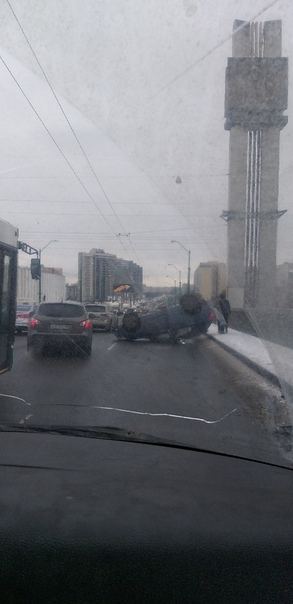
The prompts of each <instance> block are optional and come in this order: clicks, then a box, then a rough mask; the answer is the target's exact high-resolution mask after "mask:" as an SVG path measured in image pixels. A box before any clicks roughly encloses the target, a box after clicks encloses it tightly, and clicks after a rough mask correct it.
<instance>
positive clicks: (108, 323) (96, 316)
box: [85, 304, 118, 331]
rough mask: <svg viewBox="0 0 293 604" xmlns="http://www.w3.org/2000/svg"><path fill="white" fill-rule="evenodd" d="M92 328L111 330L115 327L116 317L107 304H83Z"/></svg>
mask: <svg viewBox="0 0 293 604" xmlns="http://www.w3.org/2000/svg"><path fill="white" fill-rule="evenodd" d="M85 308H86V311H87V313H88V316H89V319H90V320H91V322H92V325H93V329H105V330H106V331H112V330H113V329H116V328H117V325H118V317H117V315H116V313H115V312H113V311H112V309H111V308H109V306H107V304H85Z"/></svg>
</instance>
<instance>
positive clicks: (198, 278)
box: [194, 261, 226, 301]
mask: <svg viewBox="0 0 293 604" xmlns="http://www.w3.org/2000/svg"><path fill="white" fill-rule="evenodd" d="M194 287H195V289H196V290H199V291H200V293H201V295H202V296H203V297H204V298H205V299H206V300H213V301H215V300H217V298H218V297H219V294H220V293H221V292H223V291H225V290H226V265H225V264H224V263H223V262H215V261H211V262H201V263H200V265H199V266H198V267H197V269H196V270H195V271H194Z"/></svg>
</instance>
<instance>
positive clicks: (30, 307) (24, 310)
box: [15, 304, 37, 333]
mask: <svg viewBox="0 0 293 604" xmlns="http://www.w3.org/2000/svg"><path fill="white" fill-rule="evenodd" d="M36 309H37V305H36V304H19V305H18V306H17V307H16V318H15V331H16V333H22V332H23V331H27V330H28V325H29V322H30V320H31V318H32V316H33V314H34V313H35V311H36Z"/></svg>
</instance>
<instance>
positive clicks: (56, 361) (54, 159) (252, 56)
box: [0, 0, 293, 464]
mask: <svg viewBox="0 0 293 604" xmlns="http://www.w3.org/2000/svg"><path fill="white" fill-rule="evenodd" d="M0 17H1V24H2V27H1V49H0V50H1V52H0V57H1V61H0V70H1V82H2V89H1V98H0V107H1V115H2V128H1V140H0V149H1V183H2V189H1V198H0V216H1V218H2V219H3V220H7V221H9V222H11V223H13V224H14V225H15V226H16V227H17V228H18V229H19V240H20V242H21V243H22V244H25V245H22V246H21V249H20V250H19V252H18V264H19V266H18V286H17V287H18V290H17V303H18V304H20V305H21V306H18V310H19V309H25V310H26V309H28V308H29V306H22V303H23V301H27V302H28V304H31V305H32V304H33V303H35V302H38V303H39V304H40V306H39V309H38V313H39V314H45V315H47V316H51V317H72V316H75V317H79V316H82V315H83V314H84V306H82V305H84V304H85V305H86V309H87V312H88V313H90V311H92V312H93V313H94V312H97V313H98V312H102V311H105V310H106V309H108V311H109V310H111V309H112V310H113V312H108V313H107V314H106V316H104V317H96V318H94V317H91V316H90V314H89V315H88V320H87V321H86V322H85V327H84V333H83V331H82V329H83V328H82V326H81V327H80V333H79V334H78V338H77V337H76V338H74V337H73V334H72V335H70V333H69V331H68V332H67V331H66V329H65V327H66V326H65V324H64V326H62V325H60V328H59V330H58V329H57V327H56V328H55V329H51V331H49V329H47V332H46V333H42V325H40V324H39V323H38V322H37V321H33V329H31V328H30V327H28V329H26V326H25V325H24V326H23V329H22V330H21V331H20V330H19V332H18V334H17V335H16V336H15V343H14V365H13V368H12V371H11V372H10V373H7V374H5V375H3V376H1V387H0V393H1V396H0V399H1V400H0V417H1V420H0V423H1V424H3V425H8V424H18V425H19V424H21V425H35V426H36V425H40V426H49V425H51V426H52V425H56V426H108V427H109V426H110V427H111V426H112V427H113V428H114V427H115V428H125V429H129V430H135V431H136V432H138V433H148V434H151V435H154V436H157V437H162V438H168V439H169V440H170V441H171V442H175V441H180V442H183V443H187V444H192V445H195V446H200V447H206V448H208V449H211V450H217V451H222V452H227V453H233V454H237V455H244V456H248V457H251V458H254V459H262V460H274V461H276V463H278V462H280V463H288V464H289V463H292V459H293V458H292V436H293V434H292V425H293V424H292V393H293V379H292V361H293V330H292V326H293V252H292V244H291V240H292V229H293V222H292V220H293V219H292V216H293V212H292V209H293V202H292V195H291V193H290V191H291V189H290V187H291V185H292V184H293V183H292V145H293V136H292V137H291V132H292V123H293V121H292V116H291V114H292V109H291V105H292V94H291V92H292V81H293V80H292V77H291V75H290V73H291V72H290V70H291V65H292V56H293V41H292V17H293V13H292V8H291V3H290V2H288V1H287V0H276V1H271V2H269V1H268V0H256V1H255V2H253V3H251V2H249V3H239V2H238V1H236V0H223V1H222V2H215V1H214V0H205V1H203V0H168V2H156V1H153V0H151V1H150V2H145V1H144V0H127V1H125V2H121V1H120V0H110V1H109V2H96V0H85V1H84V0H83V1H81V0H70V1H64V2H60V1H59V0H43V1H42V2H41V3H40V2H39V1H38V0H2V1H1V3H0ZM32 260H33V263H32V265H31V261H32ZM66 302H67V303H66ZM69 302H78V303H82V305H80V306H79V305H78V304H77V305H74V304H72V303H71V304H69ZM37 316H38V315H36V317H37ZM49 339H50V342H48V340H49ZM65 342H66V343H69V344H70V350H69V349H68V347H65V348H64V349H63V346H62V345H63V344H64V343H65ZM48 343H49V344H50V347H48V346H47V344H48ZM43 345H44V346H43ZM1 414H2V415H1Z"/></svg>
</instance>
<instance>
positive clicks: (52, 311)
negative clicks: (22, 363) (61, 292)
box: [27, 302, 92, 355]
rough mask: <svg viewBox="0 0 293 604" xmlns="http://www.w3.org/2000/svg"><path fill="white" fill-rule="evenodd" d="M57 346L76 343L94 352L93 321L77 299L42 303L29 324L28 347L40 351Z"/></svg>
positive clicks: (86, 350) (82, 348) (81, 347)
mask: <svg viewBox="0 0 293 604" xmlns="http://www.w3.org/2000/svg"><path fill="white" fill-rule="evenodd" d="M46 344H49V345H51V346H54V347H59V346H60V345H66V344H69V345H72V344H75V345H76V346H77V347H78V350H80V351H82V352H85V353H86V354H87V355H90V354H91V350H92V324H91V321H90V320H89V319H88V316H87V312H86V309H85V307H84V305H83V304H78V303H76V302H43V303H42V304H40V305H39V307H38V308H37V310H36V312H35V314H34V316H33V317H32V318H31V320H30V323H29V326H28V334H27V349H28V350H30V349H34V350H35V351H38V352H41V350H42V349H43V347H44V346H45V345H46Z"/></svg>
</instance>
